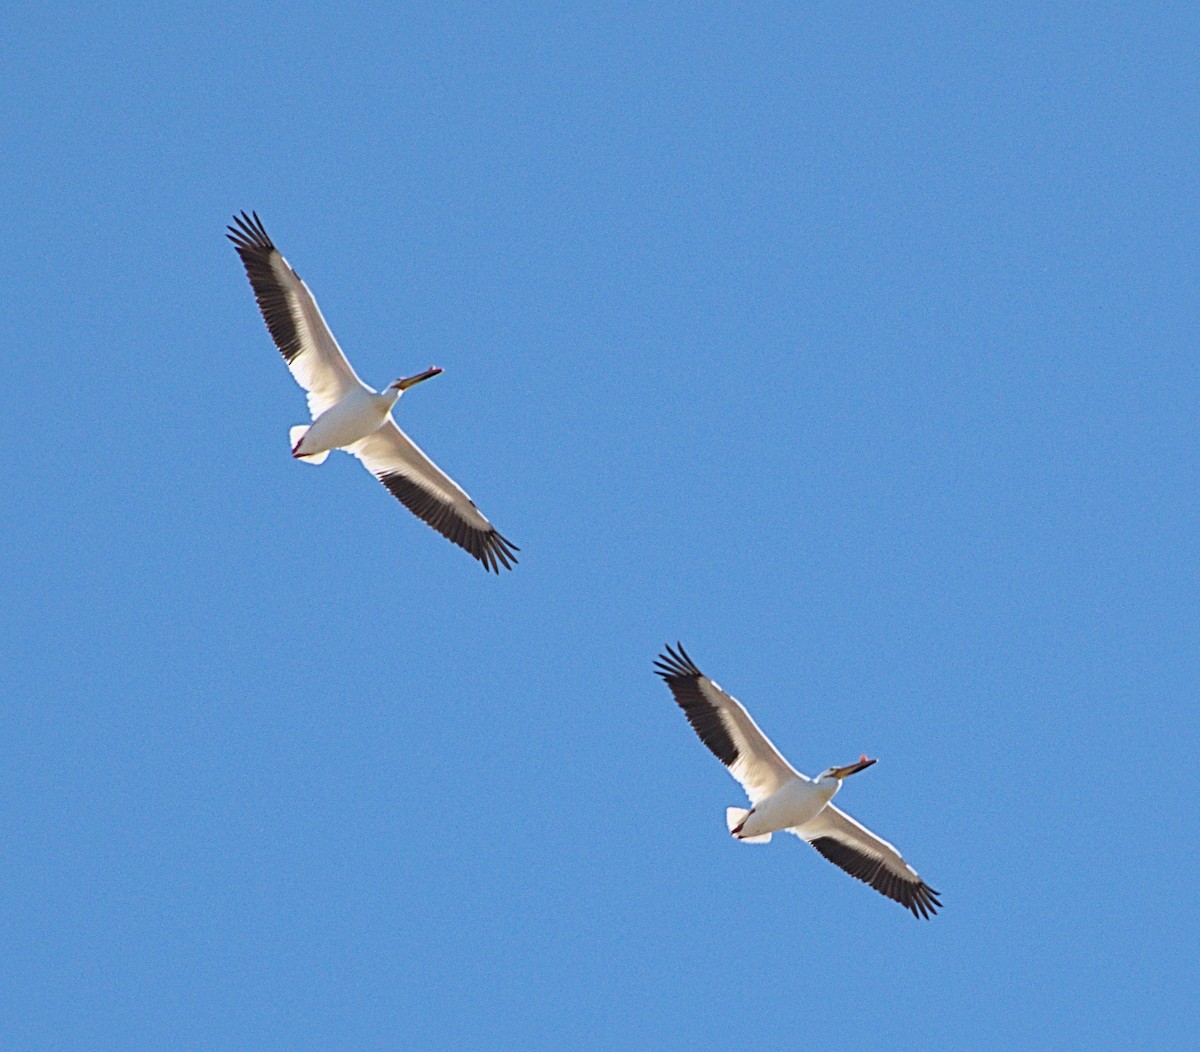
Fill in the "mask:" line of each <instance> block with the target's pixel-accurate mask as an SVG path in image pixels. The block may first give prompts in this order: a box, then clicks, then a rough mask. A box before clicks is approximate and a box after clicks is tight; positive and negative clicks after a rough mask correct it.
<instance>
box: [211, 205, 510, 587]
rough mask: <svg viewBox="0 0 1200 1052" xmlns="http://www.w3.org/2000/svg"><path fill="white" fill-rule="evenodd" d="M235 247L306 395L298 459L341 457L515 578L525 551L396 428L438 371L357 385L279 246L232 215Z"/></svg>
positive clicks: (257, 224) (295, 438) (296, 439)
mask: <svg viewBox="0 0 1200 1052" xmlns="http://www.w3.org/2000/svg"><path fill="white" fill-rule="evenodd" d="M234 224H235V225H234V226H231V227H229V234H228V235H227V236H228V237H229V240H230V241H232V242H233V245H234V248H236V249H237V253H238V255H239V256H240V257H241V260H242V263H243V265H244V266H245V268H246V276H247V277H248V278H249V279H250V286H251V288H252V289H253V290H254V296H255V299H256V300H257V301H258V306H259V309H260V310H261V311H262V315H263V319H264V320H265V321H266V323H267V328H268V329H269V330H270V333H271V337H272V339H274V341H275V345H276V346H277V347H278V348H279V351H280V353H281V354H282V355H283V358H284V361H286V362H287V364H288V368H289V369H291V371H292V376H293V377H295V379H296V382H297V383H298V384H299V385H300V386H301V387H303V388H304V390H305V391H307V392H308V409H309V413H310V414H311V415H312V418H313V422H312V424H311V425H300V426H297V427H294V428H292V431H291V441H292V455H293V456H295V457H296V458H297V459H299V460H303V461H305V462H307V463H310V464H320V463H321V462H323V461H324V460H325V458H326V457H327V456H328V455H329V452H330V450H333V449H345V450H346V451H347V452H349V453H352V454H354V456H356V457H358V459H359V460H360V461H362V463H363V465H364V466H365V467H366V469H367V470H368V471H370V472H371V474H373V475H374V476H375V477H376V478H377V479H379V481H380V482H382V483H383V484H384V485H385V486H386V487H387V488H388V490H389V491H390V492H391V493H392V495H393V496H395V497H396V498H397V499H398V500H399V501H400V502H401V503H403V504H404V505H405V506H406V507H407V508H408V509H409V510H410V511H412V512H413V513H414V514H415V515H417V516H418V517H419V518H421V519H423V520H424V521H425V522H427V523H428V524H429V525H430V526H432V527H433V528H434V529H435V530H437V531H438V532H439V533H440V534H442V536H444V537H446V538H447V539H449V540H451V541H453V542H454V543H455V544H457V545H459V546H460V547H462V548H463V549H465V550H466V551H468V552H470V554H471V555H473V556H474V557H475V558H476V559H478V560H479V561H480V562H481V563H483V565H484V567H485V568H486V569H489V570H493V571H495V572H496V573H499V571H500V567H501V566H503V567H504V568H505V569H511V568H512V566H513V565H514V564H515V563H516V561H517V558H516V555H515V554H514V553H515V552H517V551H519V549H518V548H517V547H516V546H515V545H513V544H512V543H511V542H509V541H508V540H506V539H505V538H504V537H503V536H501V535H500V533H499V532H498V531H497V530H496V529H495V527H493V526H492V524H491V523H490V522H488V520H487V519H486V518H484V516H483V514H482V513H481V512H480V511H479V509H478V508H477V507H476V506H475V502H474V501H473V500H471V498H470V497H468V496H467V494H466V493H465V492H464V491H463V490H462V489H461V488H460V487H459V485H458V484H457V483H456V482H455V481H454V480H453V479H452V478H450V476H449V475H447V474H446V473H445V472H443V471H442V470H440V469H439V468H438V466H437V465H436V464H434V462H433V461H432V460H430V459H429V457H427V456H426V455H425V454H424V453H423V452H422V451H421V449H420V448H419V447H418V446H417V445H416V443H415V442H413V441H412V440H411V439H410V438H409V437H408V436H407V435H406V434H405V433H404V432H403V431H401V430H400V428H398V427H397V426H396V422H395V420H393V419H392V407H393V406H394V405H395V404H396V402H397V400H398V399H399V398H400V396H401V395H402V394H403V393H404V392H405V391H406V390H407V389H408V388H410V387H412V386H414V385H415V384H418V383H420V382H421V381H422V380H427V379H429V378H430V377H431V376H436V375H437V374H438V373H440V372H441V371H442V370H441V369H438V368H436V367H435V368H430V369H426V370H425V371H424V372H423V373H418V374H417V375H416V376H410V377H407V378H401V379H399V380H395V381H393V382H392V383H391V384H389V385H388V386H387V387H386V388H384V390H383V391H382V392H376V391H375V389H374V388H371V387H368V386H367V385H366V384H364V383H363V382H362V380H360V379H359V378H358V375H357V374H356V373H355V372H354V370H353V369H352V368H351V366H350V363H349V362H348V361H347V360H346V356H345V355H344V354H343V353H342V349H341V348H340V347H339V346H338V344H337V341H336V340H335V339H334V338H333V333H331V332H330V331H329V326H328V325H326V324H325V319H324V318H323V317H322V316H321V311H320V309H319V308H318V307H317V301H316V300H315V299H314V298H313V295H312V293H311V292H309V290H308V286H307V285H305V284H304V282H303V281H301V280H300V276H299V275H298V274H297V273H296V272H295V271H294V270H293V269H292V268H291V267H290V266H289V265H288V262H287V260H286V259H284V258H283V256H282V255H281V254H280V252H279V250H278V249H277V248H276V247H275V245H274V243H273V242H272V241H271V238H270V237H269V236H268V234H267V232H266V230H265V229H264V227H263V225H262V221H261V220H260V219H259V218H258V215H257V214H254V213H252V214H250V215H247V214H246V213H245V212H243V213H242V214H241V215H240V216H234Z"/></svg>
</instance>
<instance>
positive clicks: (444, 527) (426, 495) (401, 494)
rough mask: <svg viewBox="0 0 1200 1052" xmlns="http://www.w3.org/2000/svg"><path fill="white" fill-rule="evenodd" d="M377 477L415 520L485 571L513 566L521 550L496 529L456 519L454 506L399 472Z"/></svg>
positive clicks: (494, 571)
mask: <svg viewBox="0 0 1200 1052" xmlns="http://www.w3.org/2000/svg"><path fill="white" fill-rule="evenodd" d="M378 478H379V481H380V482H382V483H383V484H384V486H386V487H387V490H388V492H389V493H390V494H391V495H392V496H393V497H395V498H396V499H397V500H398V501H399V502H400V503H401V504H403V505H404V506H405V507H406V508H407V509H408V510H409V511H411V512H412V513H413V514H414V515H416V516H417V518H419V519H421V520H422V521H424V522H426V523H428V524H429V525H430V526H432V527H433V528H434V529H435V530H437V531H438V533H440V534H441V535H442V536H443V537H445V538H446V539H447V540H448V541H452V542H453V543H455V544H457V545H458V546H459V547H460V548H462V549H463V550H464V551H466V552H468V553H470V554H471V555H473V556H474V557H475V558H476V559H478V560H479V561H480V562H481V563H483V566H484V569H486V570H491V571H492V572H493V573H499V572H500V567H501V566H503V567H504V569H506V570H511V569H512V568H513V566H514V565H516V562H517V557H516V554H515V553H516V552H519V551H520V550H521V549H520V548H518V547H517V546H516V545H515V544H513V543H512V542H511V541H509V540H507V539H505V538H504V537H503V536H501V534H500V533H499V532H497V530H496V529H495V528H492V529H489V530H481V529H478V528H477V527H475V526H472V525H471V524H470V523H468V522H466V521H464V520H463V519H462V518H461V517H460V516H459V514H458V512H457V511H456V510H455V509H454V506H453V505H451V504H447V503H446V502H445V501H444V500H442V498H441V497H439V496H438V495H437V494H436V493H431V492H430V491H429V490H427V489H425V488H424V487H422V486H421V485H420V484H419V483H417V482H414V481H413V480H412V479H410V478H408V477H407V476H406V475H402V474H400V473H399V472H389V473H388V474H385V475H379V476H378Z"/></svg>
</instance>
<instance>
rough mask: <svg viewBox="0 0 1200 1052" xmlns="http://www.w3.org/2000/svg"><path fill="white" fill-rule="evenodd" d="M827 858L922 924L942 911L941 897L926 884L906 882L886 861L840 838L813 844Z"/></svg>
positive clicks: (820, 839)
mask: <svg viewBox="0 0 1200 1052" xmlns="http://www.w3.org/2000/svg"><path fill="white" fill-rule="evenodd" d="M809 843H811V844H812V846H813V847H815V848H816V849H817V850H818V851H819V852H820V853H821V854H822V855H824V856H825V858H827V859H829V861H830V862H832V863H833V864H834V865H835V866H838V867H839V868H840V869H843V870H845V871H846V872H847V873H849V874H850V876H852V877H854V879H855V880H861V881H862V882H863V883H864V884H868V885H870V886H871V887H873V888H874V889H875V890H876V891H878V892H879V893H880V894H881V895H885V896H887V897H888V898H889V899H891V900H892V901H893V902H898V903H900V905H901V906H903V907H904V908H905V909H907V910H909V911H911V913H912V915H913V916H914V917H916V918H917V919H918V920H921V919H924V920H929V918H930V917H932V916H933V915H934V914H936V913H937V911H938V910H939V909H941V908H942V904H941V902H940V901H939V900H938V893H937V892H936V891H934V890H933V888H931V887H930V886H929V885H928V884H926V883H925V882H924V881H923V880H920V879H918V880H915V881H913V880H906V879H905V878H904V877H903V876H902V875H901V874H898V873H895V872H893V871H892V870H890V869H888V868H887V866H886V865H884V862H883V859H881V858H876V857H875V856H874V855H868V854H866V853H864V852H862V851H858V850H856V849H855V848H853V847H851V846H850V845H849V844H845V843H843V842H842V841H841V840H838V839H837V838H836V837H817V838H816V839H815V840H811V841H809Z"/></svg>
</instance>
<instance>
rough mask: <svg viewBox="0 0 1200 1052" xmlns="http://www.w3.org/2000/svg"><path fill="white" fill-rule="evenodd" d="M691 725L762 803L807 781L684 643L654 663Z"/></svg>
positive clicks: (669, 648)
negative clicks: (797, 782) (795, 782)
mask: <svg viewBox="0 0 1200 1052" xmlns="http://www.w3.org/2000/svg"><path fill="white" fill-rule="evenodd" d="M654 665H655V668H656V669H657V671H658V674H659V675H660V676H662V678H663V679H664V680H665V681H666V684H667V686H668V687H670V688H671V693H672V694H673V695H675V701H676V702H677V703H678V704H679V707H680V708H681V709H683V712H684V715H686V716H687V718H688V723H690V724H691V725H692V729H693V730H694V731H695V732H696V734H698V735H699V737H700V740H701V741H702V742H704V744H705V745H707V746H708V747H709V749H710V750H711V751H712V753H713V755H714V756H716V758H717V759H718V760H720V761H721V762H722V763H723V764H724V765H725V766H726V767H728V768H729V773H730V774H732V775H733V776H734V778H736V779H737V780H738V781H739V782H741V784H742V788H743V789H745V790H746V795H747V796H748V797H750V803H751V804H754V805H757V804H758V802H759V801H760V800H763V799H765V798H766V797H768V796H770V795H771V794H772V793H774V792H776V791H777V790H778V789H779V788H780V787H781V786H783V785H785V784H786V783H787V782H790V781H792V780H793V779H795V778H800V779H803V780H804V781H807V780H808V779H806V778H805V777H804V775H802V774H800V772H799V771H797V770H796V769H795V768H793V767H792V765H791V764H790V763H788V762H787V760H785V759H784V758H783V757H782V756H781V755H780V753H779V750H778V749H776V748H775V746H774V745H772V744H771V741H770V739H769V738H768V737H767V736H766V735H765V734H763V732H762V731H760V730H759V729H758V725H757V724H756V723H755V722H754V721H753V720H752V719H751V718H750V713H748V712H747V711H746V710H745V709H744V708H743V707H742V705H741V703H740V702H739V701H738V700H737V699H736V698H733V697H731V696H730V695H728V694H726V693H725V691H723V690H722V689H721V688H720V687H718V686H717V684H716V683H714V682H713V681H712V680H711V679H709V678H708V677H707V676H706V675H705V674H704V673H703V672H701V671H700V670H699V669H698V668H697V667H696V664H695V662H693V661H692V659H691V658H690V657H688V655H687V651H685V650H684V649H683V646H682V645H681V644H677V645H676V648H672V647H667V650H666V653H664V654H660V655H659V656H658V660H657V661H655V663H654Z"/></svg>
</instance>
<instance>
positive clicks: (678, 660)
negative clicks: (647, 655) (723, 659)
mask: <svg viewBox="0 0 1200 1052" xmlns="http://www.w3.org/2000/svg"><path fill="white" fill-rule="evenodd" d="M654 668H655V671H656V672H657V673H658V674H659V675H660V676H662V678H663V680H664V682H665V683H666V684H667V686H668V687H670V688H671V693H672V694H673V695H674V696H675V701H676V703H677V704H678V705H679V707H680V708H681V709H683V714H684V715H685V716H686V717H687V720H688V723H690V724H691V725H692V730H694V731H695V732H696V734H697V735H698V736H699V738H700V740H701V741H702V742H704V744H705V745H707V746H708V748H709V750H710V751H711V752H712V754H713V755H714V756H715V757H716V758H717V759H718V760H720V761H721V762H722V763H723V764H724V765H725V766H726V767H732V766H733V765H734V764H735V763H736V762H737V758H738V751H737V746H736V745H735V744H734V742H733V738H731V737H730V735H729V731H728V729H727V728H726V727H725V722H724V720H722V719H721V711H720V709H718V708H717V707H716V706H715V705H714V704H713V703H712V702H711V701H709V700H708V698H707V697H705V695H704V692H703V691H702V690H701V689H700V680H701V679H703V678H704V673H703V672H701V671H700V670H699V669H698V668H697V667H696V663H695V662H694V661H693V660H692V659H691V658H690V657H688V654H687V651H686V650H684V649H683V644H682V643H676V644H675V646H674V647H670V646H668V647H667V648H666V652H665V653H662V654H659V655H658V660H657V661H655V662H654Z"/></svg>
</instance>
